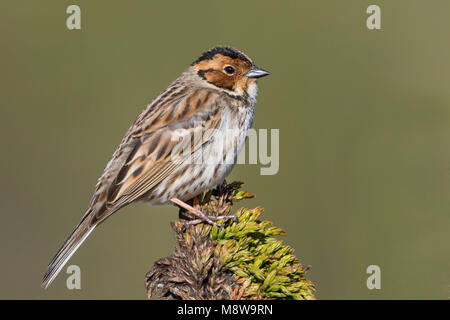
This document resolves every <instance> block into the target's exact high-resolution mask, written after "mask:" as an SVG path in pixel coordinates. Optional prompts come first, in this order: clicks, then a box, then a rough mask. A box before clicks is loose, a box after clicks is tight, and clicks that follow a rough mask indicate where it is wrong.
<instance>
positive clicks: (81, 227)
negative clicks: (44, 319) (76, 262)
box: [42, 212, 95, 289]
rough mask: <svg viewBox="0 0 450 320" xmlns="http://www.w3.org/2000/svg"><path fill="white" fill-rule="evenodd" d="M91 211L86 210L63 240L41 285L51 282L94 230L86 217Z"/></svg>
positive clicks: (45, 286)
mask: <svg viewBox="0 0 450 320" xmlns="http://www.w3.org/2000/svg"><path fill="white" fill-rule="evenodd" d="M91 213H92V212H87V213H86V214H85V216H84V217H83V220H82V221H81V222H80V223H79V224H78V226H77V227H76V228H75V230H74V231H73V232H72V234H71V235H70V236H69V238H68V239H67V240H66V242H64V244H63V246H62V247H61V249H59V251H58V253H57V254H56V255H55V257H54V258H53V260H52V261H51V262H50V264H49V265H48V268H47V272H46V273H45V275H44V278H43V280H42V287H43V288H45V289H47V287H48V286H49V285H50V284H51V283H52V281H53V280H54V279H55V277H56V276H57V275H58V273H59V272H60V271H61V269H62V268H63V267H64V265H65V264H66V263H67V261H68V260H69V259H70V257H71V256H72V255H73V254H74V253H75V251H76V250H77V249H78V247H79V246H80V245H81V244H82V243H83V242H84V240H86V238H87V237H88V236H89V234H90V233H91V232H92V231H93V230H94V228H95V225H92V224H91V221H90V219H87V218H88V217H89V216H90V215H91Z"/></svg>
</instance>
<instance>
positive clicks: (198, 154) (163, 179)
mask: <svg viewBox="0 0 450 320" xmlns="http://www.w3.org/2000/svg"><path fill="white" fill-rule="evenodd" d="M268 74H269V72H267V71H266V70H264V69H261V68H258V67H257V66H255V64H254V62H253V60H252V59H250V58H249V57H248V56H247V55H246V54H244V53H243V52H241V51H239V50H237V49H235V48H232V47H228V46H218V47H215V48H212V49H210V50H208V51H206V52H204V53H203V54H202V55H201V56H200V57H199V58H198V59H197V60H195V61H194V62H193V63H192V64H191V65H190V66H189V68H188V69H187V70H186V71H185V72H183V73H182V74H181V75H180V76H179V77H178V78H177V79H176V80H175V81H174V82H172V84H171V85H169V86H168V87H167V88H166V89H165V90H164V91H162V92H161V93H160V94H159V95H158V96H157V97H156V98H155V99H154V100H153V101H152V102H151V103H150V104H148V105H147V107H146V108H145V109H144V110H143V111H142V112H141V114H140V115H139V116H138V117H137V119H136V120H135V121H134V123H133V124H132V125H131V127H130V129H129V130H128V131H127V133H126V134H125V136H124V138H123V139H122V141H121V143H120V145H119V146H118V148H117V149H116V151H115V152H114V154H113V156H112V159H111V160H110V161H109V163H108V164H107V165H106V168H105V170H104V171H103V174H102V175H101V177H100V178H99V180H98V183H97V185H96V188H95V192H94V195H93V197H92V199H91V201H90V203H89V207H88V209H87V211H86V213H85V214H84V216H83V218H82V219H81V222H80V223H79V224H78V226H77V227H76V228H75V230H74V231H73V232H72V234H71V235H70V236H69V238H68V239H67V240H66V242H65V243H64V244H63V246H62V247H61V249H60V250H59V251H58V253H57V254H56V256H55V257H54V258H53V260H52V261H51V262H50V264H49V266H48V269H47V272H46V273H45V275H44V278H43V281H42V286H43V287H44V288H47V287H48V286H49V285H50V284H51V282H52V281H53V280H54V279H55V277H56V276H57V275H58V273H59V272H60V271H61V269H62V268H63V266H64V265H65V264H66V262H67V261H68V260H69V259H70V257H71V256H72V255H73V254H74V252H75V251H76V250H77V249H78V247H79V246H80V245H81V244H82V243H83V241H84V240H85V239H86V238H87V237H88V236H89V234H90V233H91V232H92V231H93V230H94V229H95V227H97V226H98V225H99V224H101V223H102V222H103V221H105V219H106V218H108V217H109V216H110V215H111V214H113V213H114V212H116V211H117V210H119V209H120V208H122V207H124V206H126V205H128V204H130V203H131V202H134V201H144V202H147V203H148V204H150V205H156V204H169V203H173V204H175V205H178V206H179V207H181V208H183V209H185V210H186V211H187V212H190V213H191V214H192V215H194V216H195V217H196V219H194V220H192V221H190V222H189V224H197V223H209V224H216V225H217V224H218V223H217V220H219V219H226V218H228V217H230V216H221V217H213V216H208V215H206V214H204V213H203V212H202V211H201V210H199V209H197V208H194V207H192V206H190V205H189V204H187V203H186V202H187V201H188V200H190V199H192V198H194V197H195V196H197V195H199V194H201V193H202V192H204V191H206V190H209V189H212V188H214V187H216V186H217V185H220V184H221V183H222V182H223V181H224V179H225V177H226V176H227V175H228V174H229V173H230V171H231V169H232V168H233V166H234V164H235V162H236V159H237V156H238V154H239V152H240V150H241V149H242V147H243V145H244V143H245V140H246V137H247V133H248V130H249V128H250V127H251V125H252V122H253V115H254V107H255V103H256V95H257V91H258V88H257V83H256V79H258V78H260V77H264V76H266V75H268Z"/></svg>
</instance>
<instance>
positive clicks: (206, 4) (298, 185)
mask: <svg viewBox="0 0 450 320" xmlns="http://www.w3.org/2000/svg"><path fill="white" fill-rule="evenodd" d="M70 4H77V5H79V6H80V7H81V19H82V22H81V25H82V29H81V30H79V31H77V30H74V31H69V30H67V28H66V18H67V16H68V15H67V14H66V8H67V6H68V5H70ZM370 4H378V5H380V7H381V12H382V14H381V16H382V30H379V31H370V30H368V29H367V28H366V22H365V21H366V18H367V16H368V15H367V14H366V8H367V7H368V5H370ZM448 12H450V2H449V1H446V0H442V1H406V0H404V1H400V0H398V1H361V0H354V1H313V0H308V1H284V2H280V3H278V2H275V1H268V0H267V1H226V2H212V1H177V2H173V1H171V2H167V1H160V2H157V1H99V0H98V1H56V0H54V1H12V0H2V1H1V2H0V70H1V71H0V101H1V110H2V116H1V120H0V121H1V126H0V130H1V136H2V138H3V141H2V152H1V153H2V156H1V158H0V166H1V167H0V174H1V179H0V194H1V201H0V208H1V211H0V212H1V224H0V243H1V244H0V249H1V266H0V277H1V283H2V285H1V286H0V298H3V299H5V298H8V299H9V298H26V299H35V298H40V299H48V298H61V299H81V298H88V299H91V298H95V299H110V298H117V299H122V298H123V299H145V288H144V275H145V273H146V271H147V270H148V269H149V268H150V267H151V266H152V264H153V262H154V261H155V260H156V259H158V258H161V257H164V256H166V255H168V254H170V253H171V251H172V249H173V245H174V239H173V234H172V232H171V231H170V228H169V222H170V221H172V220H174V219H176V218H177V216H178V215H177V210H176V208H175V207H173V206H159V207H149V206H147V205H145V204H142V203H138V204H135V205H132V206H129V207H127V208H124V209H122V210H121V211H120V212H119V213H117V214H115V215H114V216H113V217H112V218H111V219H109V220H108V221H107V222H106V223H105V224H103V225H102V226H101V227H100V228H99V229H97V230H96V232H94V233H93V234H92V236H91V237H90V238H89V239H88V240H87V241H86V242H85V244H84V245H83V246H82V247H81V248H80V250H78V252H77V253H76V254H75V255H74V256H73V258H72V259H71V260H70V262H69V264H68V265H70V264H76V265H79V266H80V267H81V273H82V274H81V276H82V284H81V285H82V289H81V290H72V291H71V290H68V289H67V288H66V286H65V281H66V278H67V276H68V275H67V274H65V271H64V270H65V269H64V270H63V272H61V274H60V276H59V277H58V278H57V279H56V281H55V282H54V283H53V285H52V286H51V287H50V288H49V289H48V290H46V291H45V290H43V289H41V288H40V281H41V278H42V275H43V273H44V271H45V269H46V266H47V264H48V262H49V261H50V259H51V258H52V257H53V255H54V254H55V252H56V251H57V249H58V248H59V247H60V245H61V244H62V243H63V241H64V240H65V239H66V237H67V236H68V235H69V233H70V232H71V231H72V229H73V228H74V227H75V225H76V224H77V223H78V222H79V220H80V218H81V216H82V214H83V213H84V210H85V209H86V207H87V204H88V202H89V200H90V197H91V194H92V191H93V188H94V185H95V183H96V180H97V178H98V177H99V175H100V174H101V172H102V170H103V168H104V166H105V165H106V163H107V161H108V160H109V159H110V156H111V155H112V153H113V151H114V150H115V148H116V146H117V145H118V143H119V142H120V140H121V138H122V136H123V134H124V133H125V132H126V130H127V129H128V127H129V126H130V124H131V123H132V121H134V119H135V117H136V116H137V115H138V113H139V112H140V111H141V110H142V109H143V108H144V107H145V105H146V104H147V103H148V102H150V101H151V100H152V99H153V98H154V97H155V96H156V95H157V94H158V93H159V92H160V91H161V90H162V89H164V88H165V87H166V86H167V85H168V84H169V83H170V82H171V81H172V80H174V79H175V78H176V77H177V76H178V75H179V74H180V73H181V72H182V71H184V69H185V68H186V67H187V66H188V65H189V64H190V63H191V62H192V61H193V60H194V59H195V58H197V57H198V56H199V55H200V54H201V53H202V52H203V51H204V50H206V49H208V48H210V47H213V46H215V45H217V44H227V45H232V46H235V47H237V48H239V49H241V50H243V51H244V52H246V53H247V54H248V55H249V56H251V57H252V58H253V59H254V60H255V61H256V63H257V64H258V65H259V66H261V67H263V68H266V69H268V70H270V71H271V72H272V74H271V76H269V77H267V78H264V79H263V80H261V81H260V91H259V92H260V94H259V103H258V104H257V106H256V118H255V123H254V127H255V128H257V129H258V128H278V129H280V170H279V173H278V174H277V175H274V176H261V175H260V165H239V166H236V167H235V169H234V171H233V173H232V174H231V177H229V178H228V181H232V180H243V181H245V182H246V185H247V189H248V191H251V192H253V193H255V194H256V198H255V199H252V200H248V201H246V202H245V203H243V205H245V206H251V207H254V206H257V205H260V206H263V207H264V208H265V210H266V211H265V214H264V216H263V217H264V218H265V219H270V220H272V221H273V222H274V223H275V224H276V225H278V226H280V227H282V228H284V229H285V230H286V231H287V236H286V237H285V239H284V240H285V241H286V243H288V244H289V245H291V246H293V247H294V248H295V249H296V255H297V256H298V257H299V258H300V260H301V261H302V263H303V264H305V265H311V271H310V272H309V278H310V279H311V280H313V281H314V283H315V284H316V285H317V297H318V298H320V299H365V298H368V299H383V298H384V299H394V298H397V299H430V298H435V299H447V297H448V296H449V295H450V291H449V285H450V256H449V243H450V232H449V231H450V228H449V226H450V215H449V209H450V201H449V200H450V197H449V192H450V179H449V178H450V175H449V173H450V170H449V166H450V161H449V160H450V145H449V137H450V90H449V84H450V59H449V57H450V41H449V30H450V20H449V19H448ZM372 264H375V265H379V266H380V267H381V275H382V280H381V286H382V287H381V290H368V289H367V287H366V279H367V277H368V276H369V275H367V274H366V268H367V266H369V265H372Z"/></svg>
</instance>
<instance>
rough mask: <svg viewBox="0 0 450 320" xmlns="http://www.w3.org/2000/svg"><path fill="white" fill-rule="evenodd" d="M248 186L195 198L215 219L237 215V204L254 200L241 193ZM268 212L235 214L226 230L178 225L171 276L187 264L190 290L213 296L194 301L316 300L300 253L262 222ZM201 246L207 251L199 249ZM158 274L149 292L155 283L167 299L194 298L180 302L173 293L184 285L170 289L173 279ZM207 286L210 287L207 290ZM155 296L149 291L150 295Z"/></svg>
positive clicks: (185, 270) (279, 232)
mask: <svg viewBox="0 0 450 320" xmlns="http://www.w3.org/2000/svg"><path fill="white" fill-rule="evenodd" d="M242 187H243V184H242V183H240V182H234V183H231V184H225V185H223V186H221V187H220V188H218V189H217V190H215V191H213V192H208V193H206V194H203V195H202V196H201V197H198V198H197V199H195V200H194V205H195V206H196V207H198V208H200V209H201V210H203V212H205V213H208V214H210V215H213V216H218V215H224V214H225V215H228V214H231V211H232V206H233V203H234V202H236V201H239V200H242V199H246V198H252V197H253V195H252V194H251V193H249V192H246V191H242V190H240V189H241V188H242ZM262 212H263V209H262V208H260V207H256V208H254V209H247V208H240V209H238V210H237V212H236V213H235V214H234V215H235V216H236V217H237V221H234V220H233V219H227V220H226V221H219V222H220V223H221V224H222V225H223V227H219V226H212V225H207V224H198V225H195V226H189V227H187V228H184V222H183V221H179V222H175V223H173V225H172V227H173V228H174V231H175V232H176V234H177V243H178V244H177V250H176V252H178V254H177V257H178V261H177V262H175V261H173V262H172V263H173V268H174V269H173V270H170V272H172V273H174V274H177V272H178V273H179V271H180V270H178V269H177V268H181V265H183V266H182V268H183V272H181V273H183V274H184V275H185V276H186V279H185V281H184V282H185V283H189V285H188V287H189V288H190V289H192V288H193V287H195V288H196V289H195V290H194V291H197V292H199V291H202V292H204V293H205V292H207V294H206V293H205V294H203V295H201V296H198V295H197V296H195V297H193V298H199V297H200V298H205V299H211V298H212V299H214V298H219V297H217V296H214V294H213V293H211V292H220V293H221V295H220V298H221V299H224V298H225V299H227V298H229V299H295V300H304V299H315V297H314V294H313V292H314V285H313V284H312V283H311V282H310V281H309V280H307V279H306V278H305V273H306V272H307V269H308V268H305V267H303V266H302V265H301V264H300V263H299V261H298V259H297V258H296V257H295V256H294V254H293V252H294V249H292V248H291V247H289V246H287V245H285V244H283V242H282V241H281V240H280V239H278V236H282V235H284V234H285V232H284V231H283V230H282V229H280V228H278V227H276V226H273V225H272V223H271V222H269V221H261V220H260V216H261V214H262ZM199 239H200V240H199ZM202 239H203V240H202ZM200 243H201V245H200ZM196 246H199V247H200V246H201V247H202V249H201V250H196V249H195V247H196ZM182 247H183V248H185V249H184V250H182V249H181V248H182ZM186 248H188V249H186ZM174 254H175V253H174ZM183 255H184V257H183ZM169 258H170V257H169ZM164 259H168V258H164ZM180 261H182V262H180ZM166 262H167V260H166ZM157 264H158V263H157ZM157 264H155V265H157ZM165 267H167V263H166V265H165ZM208 268H209V269H208ZM155 270H156V269H155V267H154V268H152V270H151V271H150V272H149V274H150V273H151V275H152V276H150V277H149V274H147V289H149V284H150V287H151V288H155V287H156V284H158V285H159V287H165V288H166V291H165V296H166V297H171V298H180V299H184V298H186V297H190V296H189V295H188V294H185V295H184V296H180V295H178V296H177V295H175V296H176V297H174V295H173V292H178V293H179V292H180V283H181V282H180V281H179V282H177V283H171V284H168V283H167V281H168V280H167V279H165V280H164V279H162V278H161V275H162V274H163V272H159V274H160V277H159V278H158V277H155ZM152 272H153V273H152ZM164 272H166V273H168V272H169V270H167V269H165V270H164ZM196 273H201V274H203V275H204V277H203V278H202V280H201V282H195V281H192V278H193V277H196V276H197V275H196ZM208 277H209V278H210V279H207V278H208ZM212 277H215V278H217V279H212ZM172 278H173V277H172ZM177 278H179V277H177ZM219 278H223V279H226V281H220V279H219ZM205 279H206V280H207V281H205ZM163 280H164V281H165V282H166V283H164V281H163ZM178 280H180V279H178ZM219 283H221V284H222V286H223V287H220V285H219ZM161 284H162V285H161ZM205 286H209V287H208V288H207V290H206V291H205ZM219 287H220V288H219ZM171 288H176V290H171ZM185 291H186V292H187V291H189V290H187V289H186V290H185ZM153 292H154V290H153V291H152V290H149V294H150V295H151V294H152V293H153ZM170 292H172V293H170ZM190 292H191V293H192V290H190Z"/></svg>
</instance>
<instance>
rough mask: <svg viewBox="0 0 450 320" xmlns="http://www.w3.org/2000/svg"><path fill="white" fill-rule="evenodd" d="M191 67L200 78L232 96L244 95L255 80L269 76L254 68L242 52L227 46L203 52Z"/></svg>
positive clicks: (264, 71)
mask: <svg viewBox="0 0 450 320" xmlns="http://www.w3.org/2000/svg"><path fill="white" fill-rule="evenodd" d="M192 67H193V68H194V70H195V72H196V73H197V75H198V76H199V77H200V78H202V79H203V80H205V81H207V82H208V83H210V84H212V85H214V86H216V87H218V88H220V89H224V90H227V91H229V92H231V93H233V94H234V95H244V93H247V92H248V91H249V90H250V88H251V87H252V85H254V84H256V79H257V78H261V77H264V76H267V75H268V74H269V72H268V71H266V70H264V69H261V68H258V67H257V66H255V64H254V63H253V60H252V59H250V58H249V57H248V56H247V55H246V54H244V53H243V52H241V51H239V50H237V49H234V48H232V47H227V46H219V47H215V48H212V49H210V50H208V51H206V52H204V53H203V54H202V55H201V56H200V57H199V58H198V59H197V60H195V61H194V62H193V63H192Z"/></svg>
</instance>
